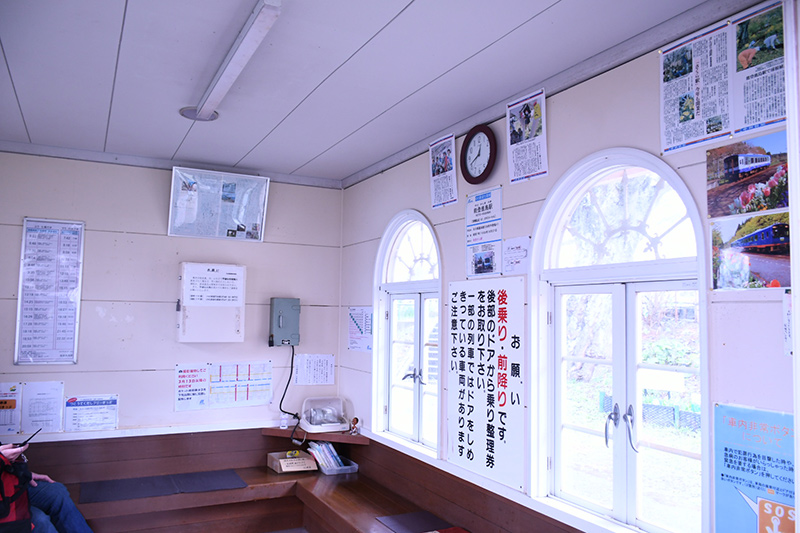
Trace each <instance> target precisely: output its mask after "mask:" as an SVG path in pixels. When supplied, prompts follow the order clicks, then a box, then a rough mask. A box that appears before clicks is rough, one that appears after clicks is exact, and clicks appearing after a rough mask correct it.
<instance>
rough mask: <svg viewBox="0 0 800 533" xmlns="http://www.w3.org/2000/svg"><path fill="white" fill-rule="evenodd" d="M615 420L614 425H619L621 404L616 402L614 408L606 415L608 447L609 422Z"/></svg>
mask: <svg viewBox="0 0 800 533" xmlns="http://www.w3.org/2000/svg"><path fill="white" fill-rule="evenodd" d="M609 422H614V427H617V426H618V425H619V404H617V403H615V404H614V410H613V411H611V412H610V413H608V416H607V417H606V448H608V423H609Z"/></svg>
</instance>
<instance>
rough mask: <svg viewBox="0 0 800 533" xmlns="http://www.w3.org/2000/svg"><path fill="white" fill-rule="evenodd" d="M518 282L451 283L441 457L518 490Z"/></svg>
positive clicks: (521, 415) (521, 433) (521, 421)
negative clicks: (445, 443)
mask: <svg viewBox="0 0 800 533" xmlns="http://www.w3.org/2000/svg"><path fill="white" fill-rule="evenodd" d="M524 286H525V282H524V279H523V278H521V277H513V278H493V279H485V280H473V281H461V282H454V283H451V284H450V291H449V294H448V304H449V308H450V312H449V316H448V317H447V318H448V321H449V330H450V331H449V339H450V349H449V352H448V361H447V368H448V373H447V374H448V377H447V385H448V392H447V418H448V422H447V425H448V434H449V453H448V460H449V461H450V462H451V463H453V464H456V465H459V466H462V467H464V468H466V469H468V470H471V471H473V472H476V473H478V474H481V475H483V476H486V477H488V478H490V479H493V480H495V481H498V482H500V483H503V484H505V485H508V486H510V487H514V488H518V489H520V490H522V489H523V472H524V469H523V468H521V467H520V466H521V465H522V464H523V457H524V446H525V441H526V439H525V435H526V427H525V406H524V404H523V400H524V397H525V394H524V381H525V380H524V376H525V369H524V368H523V362H524V353H525V349H524V345H525V342H524V324H525V320H524V313H525V302H524Z"/></svg>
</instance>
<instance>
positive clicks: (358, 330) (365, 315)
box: [347, 307, 372, 352]
mask: <svg viewBox="0 0 800 533" xmlns="http://www.w3.org/2000/svg"><path fill="white" fill-rule="evenodd" d="M347 316H348V320H347V327H348V330H347V333H348V339H347V349H348V350H359V351H362V352H371V351H372V307H351V308H350V309H348V312H347Z"/></svg>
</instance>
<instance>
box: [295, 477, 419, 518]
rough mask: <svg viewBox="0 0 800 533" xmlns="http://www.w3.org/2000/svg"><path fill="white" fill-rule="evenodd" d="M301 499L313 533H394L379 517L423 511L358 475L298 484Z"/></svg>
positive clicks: (321, 478)
mask: <svg viewBox="0 0 800 533" xmlns="http://www.w3.org/2000/svg"><path fill="white" fill-rule="evenodd" d="M297 497H298V498H300V501H302V502H303V504H304V505H305V507H304V509H303V526H304V527H305V528H306V529H307V530H308V531H309V533H368V532H369V533H392V530H391V529H389V528H388V527H386V526H385V525H383V523H381V522H380V521H378V517H380V516H391V515H398V514H404V513H410V512H414V511H420V510H421V509H420V508H419V507H418V506H416V505H414V504H412V503H411V502H409V501H408V500H405V499H403V498H401V497H399V496H398V495H396V494H394V493H393V492H391V491H389V490H388V489H386V488H385V487H382V486H381V485H378V484H377V483H374V482H373V481H370V480H369V479H368V478H365V477H364V476H359V475H358V474H340V475H336V476H325V475H319V476H316V477H314V478H309V479H302V480H298V482H297Z"/></svg>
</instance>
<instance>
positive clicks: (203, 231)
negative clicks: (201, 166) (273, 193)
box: [167, 167, 269, 242]
mask: <svg viewBox="0 0 800 533" xmlns="http://www.w3.org/2000/svg"><path fill="white" fill-rule="evenodd" d="M268 192H269V178H266V177H262V176H247V175H243V174H231V173H227V172H213V171H210V170H197V169H192V168H182V167H173V169H172V189H171V194H170V203H169V229H168V231H167V235H169V236H172V237H202V238H207V239H227V240H236V241H248V242H261V241H262V240H263V238H264V220H265V219H266V216H267V194H268Z"/></svg>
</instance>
